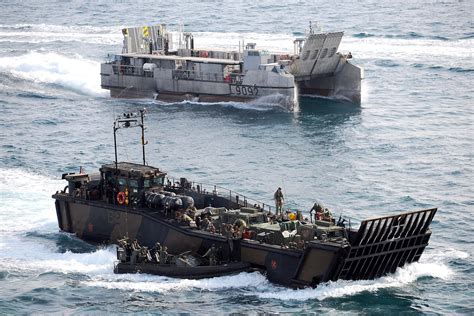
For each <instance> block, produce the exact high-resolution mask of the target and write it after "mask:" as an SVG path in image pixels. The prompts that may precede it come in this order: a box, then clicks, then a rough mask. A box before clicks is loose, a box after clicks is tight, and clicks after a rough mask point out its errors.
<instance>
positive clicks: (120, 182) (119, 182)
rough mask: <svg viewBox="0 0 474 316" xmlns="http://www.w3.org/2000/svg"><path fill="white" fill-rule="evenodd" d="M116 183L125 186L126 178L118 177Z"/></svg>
mask: <svg viewBox="0 0 474 316" xmlns="http://www.w3.org/2000/svg"><path fill="white" fill-rule="evenodd" d="M118 184H119V186H126V185H127V180H126V179H124V178H118Z"/></svg>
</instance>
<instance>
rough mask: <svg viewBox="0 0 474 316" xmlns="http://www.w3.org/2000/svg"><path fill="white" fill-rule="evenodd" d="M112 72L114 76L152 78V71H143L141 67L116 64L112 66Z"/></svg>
mask: <svg viewBox="0 0 474 316" xmlns="http://www.w3.org/2000/svg"><path fill="white" fill-rule="evenodd" d="M112 70H113V72H114V74H115V75H126V76H137V77H150V78H153V71H143V68H142V67H136V66H128V65H119V64H116V65H112Z"/></svg>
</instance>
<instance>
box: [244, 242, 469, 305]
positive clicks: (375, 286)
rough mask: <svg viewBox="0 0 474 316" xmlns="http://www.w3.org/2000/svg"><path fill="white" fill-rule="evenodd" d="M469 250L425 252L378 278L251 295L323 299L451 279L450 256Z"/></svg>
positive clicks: (291, 298)
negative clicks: (394, 270) (434, 279)
mask: <svg viewBox="0 0 474 316" xmlns="http://www.w3.org/2000/svg"><path fill="white" fill-rule="evenodd" d="M466 256H469V255H468V254H467V253H465V252H462V251H458V250H454V249H447V250H444V251H436V252H433V253H425V254H424V255H423V257H422V260H421V261H420V262H416V263H413V264H409V265H407V266H405V267H403V268H400V269H398V270H397V271H396V272H395V273H394V274H390V275H387V276H384V277H381V278H378V279H375V280H361V281H345V280H340V281H336V282H327V283H324V284H320V285H319V286H318V287H317V288H314V289H312V288H306V289H301V290H292V289H286V288H281V287H276V286H272V287H271V288H269V289H267V290H266V291H264V292H253V293H251V295H255V296H258V297H260V298H267V299H279V300H296V301H306V300H314V299H316V300H324V299H327V298H335V297H343V296H350V295H356V294H359V293H362V292H376V291H378V290H381V289H385V288H401V287H404V286H406V285H407V284H410V283H413V282H415V281H416V280H418V279H419V278H422V277H432V278H438V279H441V280H448V279H449V278H450V277H452V276H453V274H454V271H453V270H452V269H451V268H450V267H449V266H448V265H447V263H446V261H447V259H453V258H466Z"/></svg>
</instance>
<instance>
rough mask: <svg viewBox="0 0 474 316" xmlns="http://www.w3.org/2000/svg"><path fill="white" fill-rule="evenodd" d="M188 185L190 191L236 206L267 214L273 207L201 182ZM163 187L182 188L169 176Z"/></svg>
mask: <svg viewBox="0 0 474 316" xmlns="http://www.w3.org/2000/svg"><path fill="white" fill-rule="evenodd" d="M188 183H189V185H190V188H189V187H188V189H191V190H193V191H196V192H198V193H201V194H206V195H210V196H212V195H213V196H219V197H222V198H224V199H227V200H229V201H231V202H234V203H236V204H238V205H239V206H241V207H255V208H260V209H262V210H264V211H268V212H272V210H273V207H272V206H271V205H269V204H268V203H263V202H260V201H257V200H254V199H252V198H249V197H247V196H245V195H243V194H240V193H238V192H235V191H232V190H229V189H226V188H224V187H221V186H218V185H212V184H206V183H201V182H188ZM165 185H168V186H171V187H173V188H181V187H182V186H181V180H180V179H176V178H173V177H170V176H167V177H166V183H165Z"/></svg>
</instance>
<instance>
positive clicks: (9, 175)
mask: <svg viewBox="0 0 474 316" xmlns="http://www.w3.org/2000/svg"><path fill="white" fill-rule="evenodd" d="M64 185H65V183H64V182H63V181H61V180H54V179H51V178H48V177H45V176H42V175H38V174H35V173H34V172H29V171H26V170H23V169H0V200H1V201H2V203H0V222H1V223H2V225H0V236H2V235H11V234H12V233H19V232H27V231H31V230H38V229H40V228H41V227H45V226H48V227H50V226H51V225H52V224H53V223H55V221H56V212H55V208H54V200H53V199H52V198H51V195H52V194H53V193H54V192H56V191H57V190H59V189H61V188H62V187H64Z"/></svg>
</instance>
